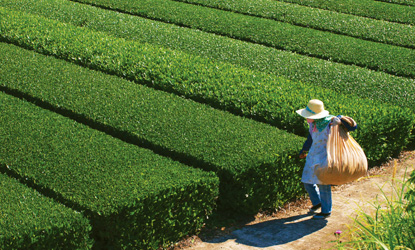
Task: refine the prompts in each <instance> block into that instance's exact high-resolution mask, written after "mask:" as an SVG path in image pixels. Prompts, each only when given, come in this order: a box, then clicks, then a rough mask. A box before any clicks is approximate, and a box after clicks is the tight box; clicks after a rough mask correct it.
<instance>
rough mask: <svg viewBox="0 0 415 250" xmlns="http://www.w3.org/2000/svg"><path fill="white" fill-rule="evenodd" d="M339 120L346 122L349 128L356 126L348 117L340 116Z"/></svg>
mask: <svg viewBox="0 0 415 250" xmlns="http://www.w3.org/2000/svg"><path fill="white" fill-rule="evenodd" d="M341 120H342V121H345V122H347V123H348V124H349V125H350V127H355V126H356V125H357V123H356V122H355V120H353V118H351V117H349V116H342V118H341Z"/></svg>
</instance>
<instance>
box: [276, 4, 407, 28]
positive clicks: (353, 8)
mask: <svg viewBox="0 0 415 250" xmlns="http://www.w3.org/2000/svg"><path fill="white" fill-rule="evenodd" d="M281 1H283V2H289V3H296V4H301V5H305V6H310V7H315V8H320V9H325V10H331V11H337V12H341V13H347V14H352V15H357V16H365V17H370V18H373V19H378V20H386V21H391V22H398V23H406V24H411V25H414V24H415V10H414V8H411V7H409V6H403V5H397V4H390V3H385V2H381V1H372V0H342V1H337V0H281ZM397 1H407V2H413V1H412V0H397Z"/></svg>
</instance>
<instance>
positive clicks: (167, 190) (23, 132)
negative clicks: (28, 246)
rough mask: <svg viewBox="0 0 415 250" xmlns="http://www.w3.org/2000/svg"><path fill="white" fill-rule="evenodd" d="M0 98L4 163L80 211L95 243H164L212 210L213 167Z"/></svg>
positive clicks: (197, 225) (215, 183) (191, 229)
mask: <svg viewBox="0 0 415 250" xmlns="http://www.w3.org/2000/svg"><path fill="white" fill-rule="evenodd" d="M55 94H56V93H55ZM0 100H1V106H2V108H1V109H0V117H1V118H0V128H1V130H0V131H1V136H0V142H1V144H2V145H7V147H1V149H0V163H1V169H2V170H3V171H7V172H10V173H11V174H13V175H15V176H17V177H19V178H21V179H22V180H25V181H26V182H28V183H29V184H31V185H34V186H35V187H36V188H37V189H38V190H40V191H41V192H42V193H44V194H46V195H47V196H49V197H53V198H54V199H56V200H57V201H59V202H61V203H64V204H65V205H66V206H68V207H71V208H74V209H76V210H78V211H82V212H83V213H84V214H85V215H86V216H87V217H88V218H89V219H90V221H91V225H92V227H93V237H94V239H95V240H96V245H95V246H94V247H97V249H99V248H100V246H102V245H104V246H105V247H109V248H110V247H113V248H115V249H125V248H133V247H134V248H138V249H147V248H151V249H154V248H157V247H158V246H166V245H167V244H169V243H171V242H175V241H177V240H179V239H180V238H181V237H183V236H185V235H187V234H188V233H193V232H195V231H196V230H198V229H200V228H201V227H202V226H203V223H204V221H205V219H206V216H207V215H209V214H210V213H211V212H212V210H213V208H214V202H215V198H216V197H217V194H218V192H217V191H218V179H217V177H216V176H214V174H213V173H206V172H202V171H201V170H199V169H194V168H190V167H187V166H184V165H182V164H180V163H178V162H175V161H173V160H171V159H168V158H164V157H161V156H159V155H156V154H154V153H153V152H151V151H150V150H147V149H142V148H139V147H137V146H134V145H131V144H128V143H125V142H123V141H121V140H118V139H116V138H113V137H111V136H109V135H106V134H104V133H102V132H98V131H96V130H93V129H91V128H89V127H87V126H85V125H82V124H79V123H77V122H75V121H73V120H70V119H68V118H65V117H63V116H60V115H58V114H56V113H53V112H50V111H48V110H45V109H41V108H39V107H37V106H35V105H33V104H30V103H28V102H24V101H22V100H19V99H17V98H15V97H11V96H9V95H6V94H4V93H1V94H0ZM17 216H19V215H17ZM51 216H53V214H52V215H51ZM51 218H52V217H51ZM57 233H60V232H59V231H58V232H57ZM80 233H82V231H81V232H80Z"/></svg>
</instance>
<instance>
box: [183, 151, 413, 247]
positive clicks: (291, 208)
mask: <svg viewBox="0 0 415 250" xmlns="http://www.w3.org/2000/svg"><path fill="white" fill-rule="evenodd" d="M395 161H396V162H397V165H396V166H397V168H396V169H397V171H396V177H395V179H396V180H397V181H399V180H402V176H403V175H404V174H405V170H406V169H407V171H408V173H410V171H411V170H413V169H414V168H415V167H414V165H415V151H408V152H405V153H403V154H402V155H401V156H400V158H399V159H396V160H392V161H391V162H389V163H387V164H385V165H383V166H381V167H376V168H373V169H371V171H370V173H369V177H366V178H363V179H360V180H359V181H357V182H353V183H351V184H346V185H342V186H336V187H334V188H333V212H332V216H331V217H330V218H328V219H327V220H314V219H312V215H310V214H307V208H308V207H309V206H310V205H311V203H310V202H309V201H308V199H304V200H302V201H297V202H295V203H292V204H288V205H287V206H286V207H285V208H283V209H281V210H280V211H279V212H277V213H275V214H272V215H268V216H264V215H262V214H258V215H257V216H256V218H255V220H254V221H252V222H250V223H248V224H245V225H243V226H241V227H239V228H237V229H234V230H232V231H230V232H228V233H227V234H224V233H223V232H222V234H221V233H220V230H218V234H219V236H217V237H214V238H213V239H203V234H201V235H200V237H192V238H189V239H187V240H186V243H184V244H183V243H182V245H181V246H180V247H176V248H175V249H186V250H208V249H209V250H226V249H241V250H244V249H246V250H252V249H264V250H271V249H273V250H277V249H284V250H291V249H296V250H298V249H307V250H312V249H328V248H330V247H331V246H332V245H333V243H330V242H329V241H334V240H335V239H336V238H335V235H334V233H335V232H336V231H337V230H341V231H346V230H347V224H350V223H351V222H352V221H353V218H354V217H355V216H356V210H357V209H358V208H359V207H360V208H364V209H365V211H368V210H367V209H370V205H369V204H368V202H373V201H375V200H376V197H383V195H382V193H381V190H380V188H379V187H382V190H383V191H384V192H386V193H390V192H391V183H392V181H391V180H392V176H393V169H394V162H395ZM222 231H223V230H222Z"/></svg>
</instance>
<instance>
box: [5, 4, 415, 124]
mask: <svg viewBox="0 0 415 250" xmlns="http://www.w3.org/2000/svg"><path fill="white" fill-rule="evenodd" d="M249 1H250V0H249ZM264 1H265V0H264ZM266 1H268V0H266ZM270 1H271V0H270ZM272 1H273V2H275V1H274V0H272ZM276 3H278V2H276ZM228 4H230V2H228ZM0 5H3V6H7V7H8V8H13V9H17V10H22V11H27V12H30V13H33V14H36V15H43V16H45V17H47V18H51V19H56V20H59V21H62V22H68V23H71V24H74V25H77V26H85V27H88V28H90V29H94V30H100V31H104V32H106V33H107V34H111V35H114V36H117V37H122V38H125V39H129V40H135V41H139V42H147V43H152V44H158V45H161V46H163V47H168V48H172V49H178V50H183V51H186V52H189V53H191V54H196V55H201V56H203V57H209V58H212V59H217V60H222V61H226V62H230V63H233V64H237V65H241V66H244V67H247V68H250V69H252V70H256V71H265V72H268V73H272V74H275V75H280V76H283V77H286V78H288V79H291V80H294V81H301V82H305V83H308V84H313V85H316V86H323V87H325V88H330V89H333V90H335V91H337V92H347V93H350V94H355V95H358V96H360V97H364V98H369V99H375V100H381V101H382V102H386V103H391V104H394V105H397V106H401V107H409V108H412V107H414V106H415V80H414V79H408V78H401V77H396V76H392V75H389V74H386V73H383V72H375V71H372V70H368V69H364V68H360V67H357V66H352V65H344V64H339V63H334V62H330V61H325V60H322V59H317V58H312V57H307V56H301V55H298V54H293V53H290V52H286V51H279V50H276V49H273V48H269V47H265V46H261V45H258V44H252V43H248V42H243V41H239V40H234V39H231V38H227V37H223V36H217V35H214V34H209V33H205V32H201V31H198V30H192V29H187V28H182V27H177V26H175V25H171V24H166V23H162V22H156V21H153V20H148V19H144V18H141V17H136V16H132V15H128V14H121V13H119V12H114V11H109V10H104V9H100V8H96V7H92V6H89V5H84V4H80V3H75V2H71V1H66V0H65V1H63V0H48V1H34V0H33V1H24V4H22V2H21V1H15V0H8V1H2V2H1V3H0ZM238 6H239V5H238ZM412 29H413V28H412ZM413 37H414V38H415V36H413ZM201 41H202V42H201ZM264 84H265V83H264ZM293 84H297V83H293ZM391 86H393V88H391ZM268 122H269V121H268Z"/></svg>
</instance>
